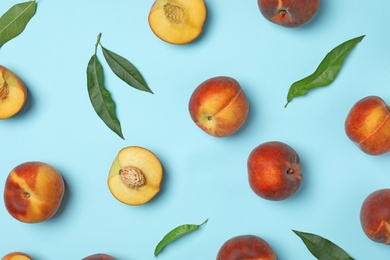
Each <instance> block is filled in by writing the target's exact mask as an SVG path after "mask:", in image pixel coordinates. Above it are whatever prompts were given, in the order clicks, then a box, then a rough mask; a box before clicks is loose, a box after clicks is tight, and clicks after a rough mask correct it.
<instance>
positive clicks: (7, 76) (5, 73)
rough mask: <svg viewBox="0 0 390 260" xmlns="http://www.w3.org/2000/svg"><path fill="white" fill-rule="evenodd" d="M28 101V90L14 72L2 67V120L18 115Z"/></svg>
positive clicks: (0, 110) (0, 72) (0, 99)
mask: <svg viewBox="0 0 390 260" xmlns="http://www.w3.org/2000/svg"><path fill="white" fill-rule="evenodd" d="M26 99H27V89H26V86H25V85H24V83H23V82H22V80H21V79H20V78H19V77H18V76H16V74H14V73H13V72H12V71H10V70H9V69H7V68H6V67H4V66H1V65H0V119H6V118H9V117H12V116H13V115H15V114H17V113H18V112H19V111H20V110H21V109H22V108H23V106H24V104H25V102H26Z"/></svg>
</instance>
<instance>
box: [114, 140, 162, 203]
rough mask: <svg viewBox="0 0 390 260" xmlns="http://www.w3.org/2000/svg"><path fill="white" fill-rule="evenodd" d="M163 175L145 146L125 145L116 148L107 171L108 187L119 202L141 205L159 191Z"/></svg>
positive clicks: (160, 167)
mask: <svg viewBox="0 0 390 260" xmlns="http://www.w3.org/2000/svg"><path fill="white" fill-rule="evenodd" d="M162 177H163V168H162V166H161V163H160V160H159V159H158V158H157V156H156V155H154V154H153V153H152V152H151V151H149V150H148V149H145V148H143V147H140V146H129V147H126V148H123V149H122V150H120V151H119V153H118V155H117V156H116V158H115V160H114V162H113V164H112V166H111V169H110V172H109V175H108V188H109V189H110V191H111V193H112V195H113V196H114V197H115V198H116V199H117V200H119V201H120V202H122V203H125V204H128V205H133V206H137V205H141V204H145V203H147V202H149V201H150V200H151V199H152V198H153V197H154V196H155V195H156V194H157V193H158V192H159V191H160V185H161V181H162Z"/></svg>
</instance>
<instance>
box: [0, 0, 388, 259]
mask: <svg viewBox="0 0 390 260" xmlns="http://www.w3.org/2000/svg"><path fill="white" fill-rule="evenodd" d="M16 3H18V1H11V0H2V1H1V3H0V13H1V14H3V13H4V12H6V11H7V10H8V9H9V8H10V7H11V6H12V5H14V4H16ZM37 3H38V9H37V12H36V14H35V16H34V17H33V18H32V20H31V21H30V23H29V24H28V26H27V28H26V30H25V31H24V32H23V33H22V34H21V35H19V36H18V37H17V38H15V39H13V40H12V41H10V42H8V43H6V44H5V45H4V46H3V47H2V48H1V49H0V64H1V65H3V66H6V67H8V68H9V69H11V70H12V71H14V72H15V73H16V74H18V75H19V76H20V77H21V79H22V80H23V81H24V82H25V83H26V85H27V87H28V90H29V96H28V98H29V101H28V103H27V105H26V107H25V109H24V110H23V111H22V112H21V113H20V114H18V115H17V116H15V117H13V118H11V119H7V120H3V121H1V122H0V132H1V136H2V138H1V140H2V141H1V157H0V165H1V168H0V187H1V188H2V189H3V187H4V183H5V179H6V177H7V175H8V173H9V172H10V171H11V170H12V169H13V168H14V167H15V166H17V165H18V164H20V163H23V162H26V161H34V160H37V161H43V162H46V163H49V164H51V165H52V166H54V167H56V168H57V169H58V170H59V171H60V172H61V173H62V174H63V177H64V179H65V181H66V185H67V186H66V187H67V192H66V195H65V198H64V202H63V205H62V208H61V210H60V212H59V213H58V214H56V216H55V217H54V218H53V219H51V220H49V221H47V222H44V223H40V224H24V223H21V222H18V221H17V220H15V219H13V218H12V217H11V216H10V215H9V214H8V212H7V211H6V209H5V207H4V202H3V200H1V202H0V204H1V205H0V223H1V232H0V256H2V255H5V254H6V253H9V252H12V251H23V252H26V253H28V254H30V255H31V256H33V257H34V259H37V260H53V259H56V260H71V259H81V258H83V257H85V256H88V255H90V254H95V253H107V254H111V255H112V256H115V257H117V258H118V259H120V260H145V259H153V251H154V248H155V246H156V245H157V243H158V242H159V241H160V239H161V238H162V237H163V236H164V235H165V234H166V233H167V232H168V231H170V230H171V229H172V228H174V227H176V226H178V225H181V224H185V223H192V224H199V223H201V222H203V221H204V220H205V219H207V218H208V219H209V222H208V223H207V224H206V225H205V226H203V227H202V228H201V229H199V230H197V231H196V232H194V233H192V234H189V235H188V236H186V237H183V238H181V239H180V240H177V241H175V242H174V244H171V245H169V246H168V247H166V248H165V249H164V250H163V252H162V253H161V254H160V255H159V256H158V259H161V260H164V259H170V260H172V259H186V260H199V259H201V260H203V259H205V260H208V259H215V256H216V254H217V252H218V250H219V248H220V246H221V245H222V244H223V243H224V242H225V241H226V240H227V239H229V238H231V237H234V236H237V235H242V234H253V235H257V236H260V237H262V238H263V239H265V240H266V241H268V243H269V244H270V245H271V246H272V247H273V249H274V251H275V253H276V255H277V257H278V259H279V260H297V259H314V257H313V256H312V255H311V254H310V252H309V251H308V250H307V249H306V247H305V245H304V244H303V243H302V241H301V240H300V238H298V237H297V236H296V235H295V234H294V233H293V232H292V231H291V230H292V229H295V230H300V231H305V232H311V233H315V234H318V235H321V236H323V237H325V238H328V239H330V240H331V241H333V242H335V243H336V244H338V245H339V246H340V247H342V248H343V249H344V250H346V251H347V252H348V253H349V254H350V255H351V256H352V257H354V258H355V259H359V260H367V259H375V260H381V259H389V257H390V247H389V246H386V245H381V244H378V243H374V242H372V241H371V240H369V239H368V238H367V237H366V236H365V235H364V233H363V231H362V229H361V227H360V222H359V211H360V207H361V204H362V202H363V200H364V199H365V197H366V196H367V195H368V194H370V193H371V192H373V191H374V190H377V189H381V188H388V187H390V175H389V166H390V162H389V159H390V154H386V155H382V156H376V157H374V156H369V155H366V154H364V153H363V152H362V151H360V150H359V149H358V148H357V147H356V146H355V145H354V144H353V143H352V142H351V141H350V140H349V139H348V138H347V136H346V135H345V132H344V120H345V118H346V115H347V113H348V111H349V109H350V108H351V107H352V105H353V104H354V103H355V102H356V101H358V100H359V99H361V98H363V97H365V96H367V95H378V96H381V97H382V98H383V99H384V100H386V101H387V102H390V86H389V82H390V73H389V71H390V62H389V60H390V54H389V46H390V36H389V33H388V30H389V24H390V17H389V15H388V10H389V9H390V2H389V1H386V0H379V1H374V2H367V1H363V0H355V1H352V0H348V1H347V0H345V1H339V0H322V1H321V4H320V7H319V10H318V13H317V14H316V16H315V17H314V18H313V19H312V20H311V21H310V22H309V23H308V24H307V25H305V26H303V27H301V28H296V29H288V28H283V27H280V26H278V25H275V24H272V23H270V22H268V21H267V20H265V18H263V17H262V16H261V14H260V12H259V10H258V6H257V2H256V0H251V1H231V0H227V1H219V0H206V4H207V21H206V24H205V26H204V30H203V33H202V35H201V37H200V38H199V39H198V40H197V41H195V42H193V43H191V44H188V45H183V46H179V45H171V44H168V43H165V42H163V41H161V40H160V39H158V38H157V37H156V36H155V35H154V34H153V32H152V31H151V29H150V27H149V25H148V14H149V10H150V7H151V6H152V4H153V1H152V0H150V1H134V0H129V1H124V0H116V1H113V0H105V1H103V0H98V1H96V0H94V1H93V0H83V1H79V0H69V1H49V0H38V2H37ZM100 32H101V33H102V39H101V42H102V44H103V46H105V47H106V48H108V49H110V50H112V51H114V52H116V53H118V54H120V55H122V56H124V57H126V58H127V59H129V60H130V61H131V62H133V63H134V65H135V66H136V67H137V68H138V69H139V70H140V71H141V73H142V75H143V76H144V77H145V79H146V81H147V83H148V85H149V86H150V88H151V89H152V90H153V91H154V93H155V94H154V95H151V94H148V93H146V92H140V91H137V90H134V89H132V88H131V87H128V86H127V85H126V84H125V83H123V82H122V81H120V80H119V79H118V78H117V77H116V76H115V75H114V74H113V73H112V72H111V71H110V70H109V68H108V67H107V65H106V63H105V61H104V58H103V55H102V53H101V52H100V51H99V52H98V56H99V58H100V61H101V62H102V64H103V66H104V76H105V84H106V87H107V88H108V90H109V91H110V92H111V94H112V97H113V99H114V100H115V102H116V105H117V114H118V117H119V119H120V121H121V124H122V130H123V133H124V136H125V138H126V140H122V139H120V138H119V137H118V136H117V135H115V134H114V133H113V132H111V131H110V130H109V129H108V128H107V127H106V126H105V125H104V123H103V122H102V121H101V120H100V118H98V116H97V115H96V114H95V112H94V110H93V108H92V105H91V104H90V101H89V97H88V93H87V86H86V67H87V63H88V61H89V59H90V57H91V56H92V54H93V52H94V45H95V43H96V38H97V35H98V34H99V33H100ZM360 35H366V37H365V38H364V39H363V41H362V42H361V43H359V44H358V45H357V46H356V48H355V49H354V50H353V51H352V52H351V53H350V55H349V56H348V57H347V59H346V61H345V63H344V66H343V67H342V69H341V71H340V74H339V75H338V78H337V79H336V81H335V82H333V83H332V84H331V85H330V86H328V87H326V88H321V89H316V90H313V91H312V92H310V93H309V94H308V95H306V96H305V97H302V98H296V99H294V100H293V101H292V102H291V103H290V104H289V106H288V107H287V108H284V105H285V102H286V95H287V91H288V88H289V86H290V85H291V84H292V83H293V82H295V81H297V80H299V79H301V78H303V77H305V76H307V75H309V74H311V73H312V72H313V71H314V70H315V68H316V67H317V66H318V64H319V63H320V61H321V60H322V59H323V57H324V56H325V55H326V54H327V53H328V52H329V51H330V50H331V49H333V48H334V47H336V46H337V45H339V44H340V43H342V42H344V41H346V40H349V39H351V38H354V37H357V36H360ZM220 75H225V76H230V77H233V78H235V79H236V80H238V81H239V82H240V84H241V86H242V88H243V89H244V91H245V93H246V94H247V96H248V99H249V102H250V113H249V116H248V119H247V121H246V123H245V125H244V126H243V127H242V129H240V131H239V132H237V133H236V134H234V135H233V136H230V137H226V138H220V139H218V138H215V137H212V136H209V135H207V134H206V133H204V132H202V131H201V130H200V129H199V128H198V127H197V126H196V125H195V124H194V123H193V122H192V120H191V118H190V116H189V113H188V101H189V98H190V96H191V93H192V92H193V90H194V89H195V87H196V86H197V85H199V84H200V83H201V82H202V81H204V80H206V79H208V78H210V77H214V76H220ZM271 140H277V141H282V142H285V143H287V144H289V145H290V146H292V147H293V148H294V149H295V150H296V151H297V152H298V154H299V155H300V157H301V161H302V165H303V183H302V186H301V189H300V190H299V192H298V193H297V194H296V195H295V196H293V197H291V198H289V199H287V200H285V201H279V202H275V201H267V200H264V199H262V198H260V197H257V196H256V195H255V194H254V193H253V192H252V190H251V189H250V187H249V184H248V181H247V169H246V161H247V158H248V155H249V153H250V152H251V151H252V149H254V148H255V147H256V146H257V145H259V144H261V143H263V142H266V141H271ZM130 145H139V146H143V147H145V148H148V149H150V150H151V151H153V152H154V153H155V154H156V155H157V156H158V157H159V158H160V160H161V162H162V164H163V166H164V170H165V176H164V182H163V186H162V190H161V192H160V194H159V195H158V196H157V197H156V198H155V199H154V200H153V201H151V202H150V203H148V204H145V205H142V206H139V207H131V206H127V205H124V204H121V203H120V202H118V201H117V200H115V198H114V197H113V196H112V195H111V193H110V192H109V190H108V187H107V175H108V171H109V169H110V167H111V163H112V161H113V159H114V158H115V156H116V154H117V152H118V151H119V150H120V149H122V148H123V147H126V146H130Z"/></svg>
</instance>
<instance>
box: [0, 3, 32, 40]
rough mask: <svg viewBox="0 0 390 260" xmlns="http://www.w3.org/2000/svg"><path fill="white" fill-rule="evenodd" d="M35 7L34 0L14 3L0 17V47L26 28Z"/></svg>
mask: <svg viewBox="0 0 390 260" xmlns="http://www.w3.org/2000/svg"><path fill="white" fill-rule="evenodd" d="M36 7H37V4H36V3H35V0H34V1H28V2H24V3H20V4H16V5H14V6H12V7H11V8H10V9H9V10H8V11H7V12H5V13H4V14H3V16H1V17H0V47H1V46H3V45H4V44H5V43H6V42H8V41H9V40H11V39H13V38H15V37H16V36H18V35H19V34H20V33H21V32H22V31H23V30H24V29H25V28H26V26H27V23H28V22H29V21H30V19H31V18H32V17H33V16H34V14H35V11H36Z"/></svg>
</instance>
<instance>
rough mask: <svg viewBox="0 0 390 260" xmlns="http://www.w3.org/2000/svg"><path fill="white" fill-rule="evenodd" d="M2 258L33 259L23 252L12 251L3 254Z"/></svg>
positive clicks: (13, 259)
mask: <svg viewBox="0 0 390 260" xmlns="http://www.w3.org/2000/svg"><path fill="white" fill-rule="evenodd" d="M1 260H32V258H31V257H30V256H29V255H27V254H25V253H22V252H12V253H9V254H7V255H5V256H3V258H1Z"/></svg>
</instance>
